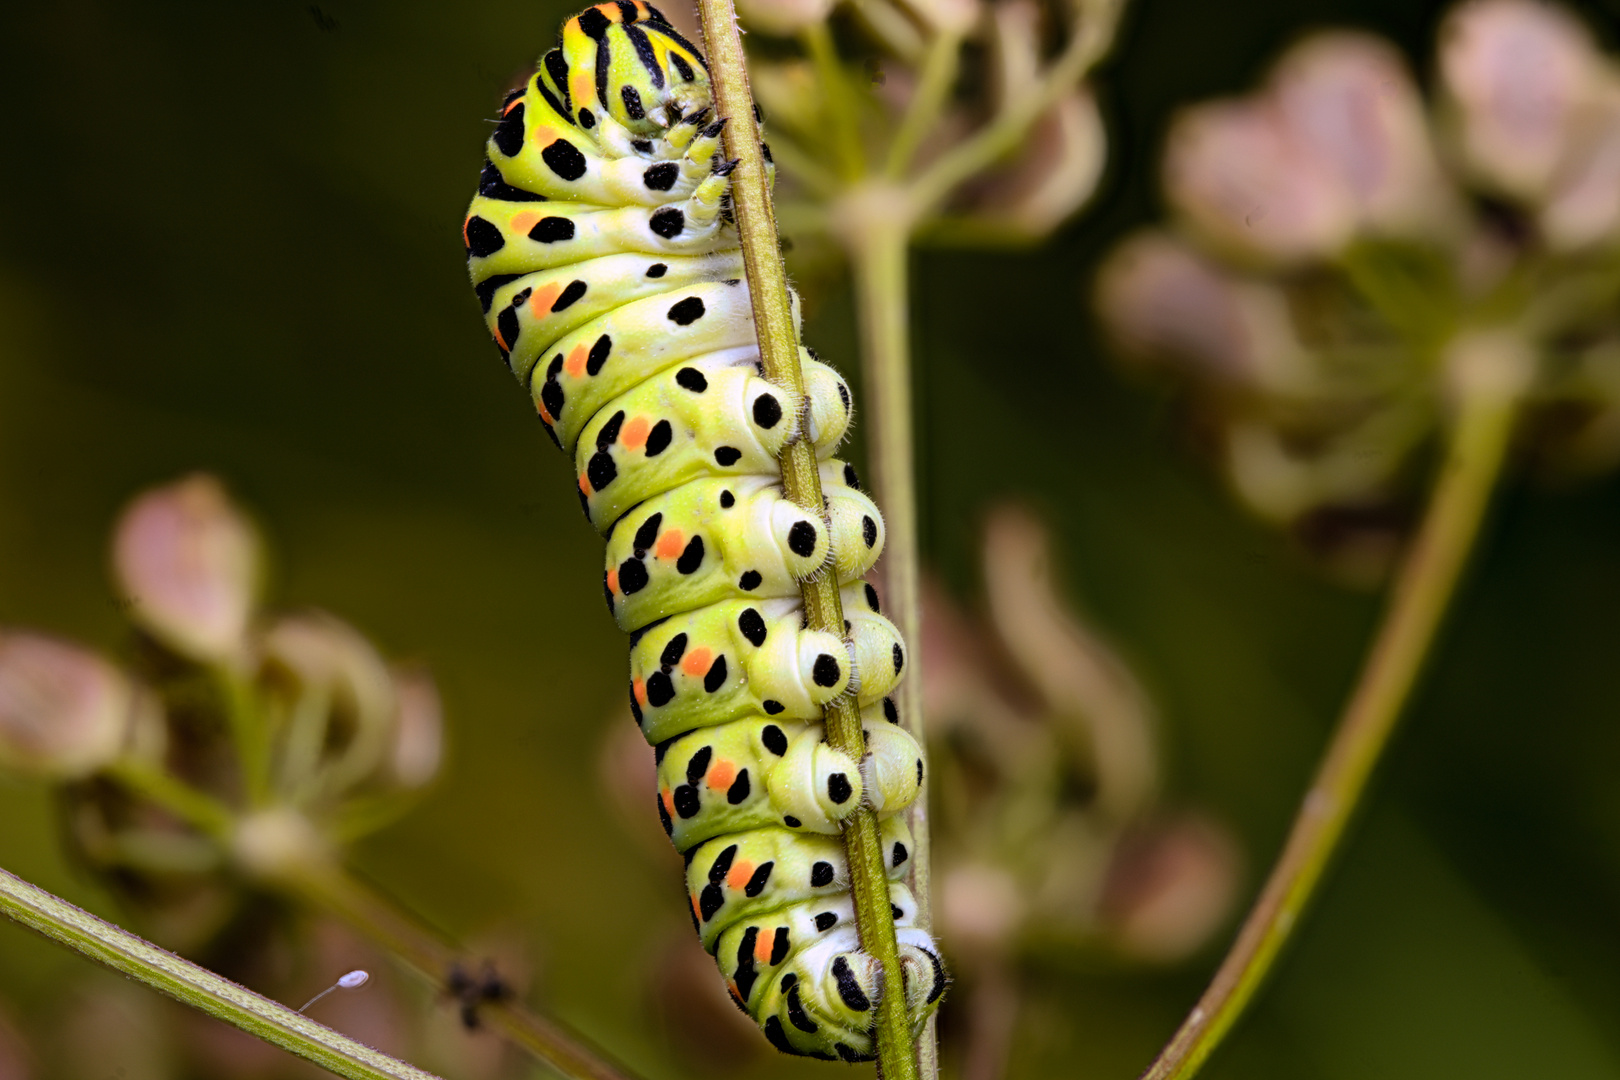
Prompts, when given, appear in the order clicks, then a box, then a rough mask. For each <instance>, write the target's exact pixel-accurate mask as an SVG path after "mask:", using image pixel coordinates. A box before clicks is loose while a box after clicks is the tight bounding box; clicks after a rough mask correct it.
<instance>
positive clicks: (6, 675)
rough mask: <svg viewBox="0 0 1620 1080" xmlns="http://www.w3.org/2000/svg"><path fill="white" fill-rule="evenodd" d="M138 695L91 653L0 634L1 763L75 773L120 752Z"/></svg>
mask: <svg viewBox="0 0 1620 1080" xmlns="http://www.w3.org/2000/svg"><path fill="white" fill-rule="evenodd" d="M139 699H140V694H139V691H138V690H137V689H136V687H135V685H134V683H132V682H131V681H130V680H129V679H128V678H127V677H126V676H125V675H124V673H123V672H121V671H119V670H118V669H117V668H116V667H114V666H113V665H112V664H110V663H108V662H107V661H105V660H103V659H102V658H101V657H99V656H97V655H95V654H94V653H91V652H88V651H86V650H84V649H81V648H79V647H77V646H75V645H69V644H67V643H66V642H62V641H57V640H55V639H52V638H48V637H43V636H41V635H38V634H26V633H0V767H4V768H5V769H8V770H12V771H15V772H20V773H27V774H31V775H36V776H48V777H52V778H55V779H78V778H80V777H84V776H88V775H89V774H90V773H92V772H95V771H96V770H97V769H99V768H102V767H103V766H105V765H108V764H109V763H111V762H112V761H114V760H115V759H117V758H118V757H119V755H120V754H121V753H122V751H123V749H124V746H125V742H126V739H127V738H128V736H129V733H130V731H131V728H132V724H133V722H134V718H135V714H136V712H137V710H138V708H139Z"/></svg>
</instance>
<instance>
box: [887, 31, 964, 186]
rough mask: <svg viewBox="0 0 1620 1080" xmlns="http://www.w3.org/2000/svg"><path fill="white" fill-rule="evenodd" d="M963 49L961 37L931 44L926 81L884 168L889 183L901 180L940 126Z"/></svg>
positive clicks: (909, 108)
mask: <svg viewBox="0 0 1620 1080" xmlns="http://www.w3.org/2000/svg"><path fill="white" fill-rule="evenodd" d="M961 48H962V38H961V35H959V34H955V33H947V32H944V31H941V32H940V33H938V34H936V35H935V37H934V39H933V40H932V41H930V42H929V43H928V53H927V55H926V56H925V57H924V58H923V66H922V77H921V78H920V79H919V80H918V81H917V89H916V90H915V91H914V92H913V93H912V95H911V100H910V101H909V102H908V103H907V104H906V112H905V115H904V116H903V117H901V119H900V127H899V129H898V130H897V131H896V132H895V135H894V142H892V143H890V144H889V158H888V161H887V162H885V164H884V168H883V171H884V175H885V176H887V177H888V178H889V179H891V180H895V179H898V178H899V177H900V176H901V175H902V174H903V173H904V172H905V170H906V166H908V165H910V164H911V158H912V156H913V155H914V154H916V152H917V148H918V147H919V146H921V145H922V142H923V139H925V138H926V137H927V136H928V133H929V132H930V131H931V130H932V129H933V127H934V125H935V124H936V123H938V122H939V114H940V111H941V110H942V109H944V107H945V102H946V99H947V98H948V97H949V96H950V92H951V84H952V83H954V82H955V81H956V68H957V63H958V59H959V54H960V51H961Z"/></svg>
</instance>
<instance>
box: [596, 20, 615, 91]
mask: <svg viewBox="0 0 1620 1080" xmlns="http://www.w3.org/2000/svg"><path fill="white" fill-rule="evenodd" d="M592 10H595V9H594V8H593V9H592ZM612 62H613V46H612V45H611V44H610V43H609V41H608V39H607V38H606V37H599V38H597V39H596V100H597V101H600V102H601V103H602V108H604V109H607V110H608V111H609V112H611V111H612V106H611V105H610V104H609V102H608V68H609V66H610V65H611V64H612Z"/></svg>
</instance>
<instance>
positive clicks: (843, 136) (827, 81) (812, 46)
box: [732, 21, 866, 180]
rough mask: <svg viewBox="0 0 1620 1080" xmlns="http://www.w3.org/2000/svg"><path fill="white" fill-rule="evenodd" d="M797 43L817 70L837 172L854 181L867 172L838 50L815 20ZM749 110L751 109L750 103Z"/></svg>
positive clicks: (829, 32)
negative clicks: (808, 55)
mask: <svg viewBox="0 0 1620 1080" xmlns="http://www.w3.org/2000/svg"><path fill="white" fill-rule="evenodd" d="M800 40H801V41H802V42H803V44H804V48H805V51H806V52H808V53H809V54H810V62H811V63H812V64H814V65H815V68H816V79H817V81H818V82H820V83H821V94H822V100H823V101H824V102H825V103H826V106H827V127H828V129H829V130H830V131H831V133H832V140H833V151H834V154H835V156H836V158H837V162H838V171H839V173H840V174H841V175H842V176H843V178H844V179H845V180H853V179H855V178H856V177H857V176H860V175H861V174H862V173H864V172H865V171H866V154H865V152H864V151H863V150H862V148H861V135H860V131H859V129H858V127H857V124H856V118H855V107H854V105H853V104H852V102H851V100H850V92H849V86H848V85H847V84H846V82H845V81H844V69H843V67H841V66H840V65H839V62H838V49H837V47H836V46H835V45H834V44H833V39H832V32H831V31H830V30H828V29H827V24H826V23H825V22H821V21H816V22H813V23H811V24H810V25H809V26H807V27H805V28H804V32H803V33H802V34H800ZM749 107H750V108H752V107H753V106H752V101H750V104H749ZM732 156H733V157H735V156H736V154H735V153H733V154H732Z"/></svg>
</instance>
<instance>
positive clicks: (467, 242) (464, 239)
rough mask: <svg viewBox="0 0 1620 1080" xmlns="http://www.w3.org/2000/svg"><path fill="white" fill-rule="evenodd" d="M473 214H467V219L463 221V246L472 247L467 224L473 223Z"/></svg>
mask: <svg viewBox="0 0 1620 1080" xmlns="http://www.w3.org/2000/svg"><path fill="white" fill-rule="evenodd" d="M472 219H473V216H472V215H471V214H468V215H467V220H466V221H463V222H462V223H461V246H462V247H472V241H471V240H469V239H468V238H467V226H469V225H471V224H472Z"/></svg>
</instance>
